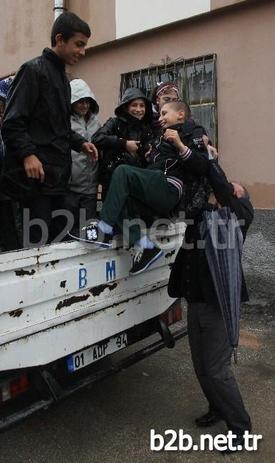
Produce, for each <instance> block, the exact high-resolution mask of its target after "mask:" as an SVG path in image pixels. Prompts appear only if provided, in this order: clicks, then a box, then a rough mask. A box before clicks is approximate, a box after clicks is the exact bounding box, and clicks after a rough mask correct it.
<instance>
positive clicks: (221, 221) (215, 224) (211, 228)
mask: <svg viewBox="0 0 275 463" xmlns="http://www.w3.org/2000/svg"><path fill="white" fill-rule="evenodd" d="M200 231H201V238H202V239H203V240H205V254H206V258H207V262H208V266H209V270H210V274H211V277H212V281H213V284H214V288H215V293H216V296H217V300H218V303H219V307H220V309H221V312H222V316H223V320H224V324H225V327H226V331H227V335H228V340H229V343H230V344H231V346H232V347H233V348H234V354H236V351H235V348H236V347H237V345H238V341H239V332H240V305H241V287H242V265H241V257H242V248H243V236H242V232H241V229H240V225H239V223H238V219H237V217H236V215H235V213H233V212H231V211H230V209H229V208H227V207H223V208H219V209H216V210H212V211H204V213H203V221H202V223H201V229H200ZM235 360H236V358H235Z"/></svg>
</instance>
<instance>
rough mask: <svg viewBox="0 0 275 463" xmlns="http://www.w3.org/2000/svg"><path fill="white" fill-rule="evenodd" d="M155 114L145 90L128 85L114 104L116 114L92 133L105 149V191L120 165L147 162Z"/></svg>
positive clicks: (102, 170) (102, 176) (102, 166)
mask: <svg viewBox="0 0 275 463" xmlns="http://www.w3.org/2000/svg"><path fill="white" fill-rule="evenodd" d="M152 117H153V112H152V105H151V102H150V101H149V100H148V99H147V98H146V96H145V95H144V93H143V92H142V91H141V90H140V89H138V88H127V90H126V91H125V92H124V94H123V96H122V98H121V101H120V103H119V105H118V106H117V107H116V108H115V117H111V118H109V119H108V120H107V122H106V123H105V124H104V125H103V126H102V127H101V128H100V129H99V130H98V131H97V132H96V133H95V135H94V136H93V138H92V141H93V143H94V144H95V145H96V147H97V149H98V150H99V151H101V153H102V159H101V160H100V169H99V170H100V174H99V175H100V180H99V181H100V183H101V184H102V186H103V191H105V192H106V191H107V189H108V186H109V184H110V181H111V176H112V173H113V171H114V169H115V168H116V167H117V166H118V165H120V164H129V165H133V166H136V167H144V166H145V165H146V161H145V157H144V155H145V153H146V151H148V149H149V145H150V144H152V142H153V140H154V136H153V133H152V129H151V122H152Z"/></svg>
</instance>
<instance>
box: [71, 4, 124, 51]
mask: <svg viewBox="0 0 275 463" xmlns="http://www.w3.org/2000/svg"><path fill="white" fill-rule="evenodd" d="M115 2H116V0H67V8H68V10H69V11H72V12H73V13H75V14H77V15H78V16H80V18H82V19H83V20H84V21H86V22H87V23H88V24H89V25H90V27H91V30H92V37H91V39H90V41H89V46H91V47H94V46H96V45H99V44H102V43H105V42H109V41H112V40H114V39H115V37H116V23H115Z"/></svg>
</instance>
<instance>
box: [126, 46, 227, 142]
mask: <svg viewBox="0 0 275 463" xmlns="http://www.w3.org/2000/svg"><path fill="white" fill-rule="evenodd" d="M169 80H170V81H173V82H175V83H176V84H177V85H178V87H179V90H180V94H181V98H182V99H183V100H185V101H186V102H187V103H188V104H189V105H190V107H191V111H192V115H193V117H194V119H195V120H196V121H197V122H198V123H200V124H201V125H203V126H204V127H205V128H206V130H207V132H208V134H209V137H210V139H211V141H212V143H213V144H214V145H215V146H217V144H218V124H217V79H216V55H215V54H213V55H207V56H203V57H198V58H193V59H189V60H184V59H183V58H181V59H178V60H176V61H173V62H169V63H166V64H162V65H159V66H156V65H153V66H150V67H148V68H146V69H140V70H138V71H134V72H128V73H125V74H122V75H121V84H120V96H121V95H122V94H123V92H124V91H125V90H126V88H128V87H138V88H140V89H141V90H142V91H143V92H144V93H145V95H146V96H147V97H149V98H150V97H151V94H152V91H153V89H154V87H155V86H156V85H157V83H158V82H165V81H169Z"/></svg>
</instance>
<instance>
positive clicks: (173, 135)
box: [163, 129, 187, 152]
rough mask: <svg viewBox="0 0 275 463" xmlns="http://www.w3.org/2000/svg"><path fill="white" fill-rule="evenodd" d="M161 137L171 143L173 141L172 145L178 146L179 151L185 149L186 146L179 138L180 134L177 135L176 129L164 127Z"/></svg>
mask: <svg viewBox="0 0 275 463" xmlns="http://www.w3.org/2000/svg"><path fill="white" fill-rule="evenodd" d="M163 138H164V139H165V140H168V141H170V142H171V143H173V145H174V146H175V147H176V148H178V150H179V151H180V152H183V151H185V150H186V149H187V146H185V145H184V144H183V143H182V141H181V139H180V136H179V133H178V131H177V130H173V129H166V130H165V132H164V135H163Z"/></svg>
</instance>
